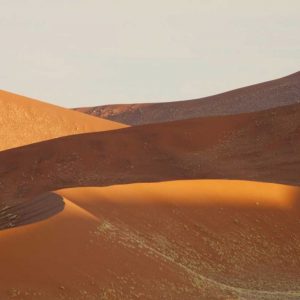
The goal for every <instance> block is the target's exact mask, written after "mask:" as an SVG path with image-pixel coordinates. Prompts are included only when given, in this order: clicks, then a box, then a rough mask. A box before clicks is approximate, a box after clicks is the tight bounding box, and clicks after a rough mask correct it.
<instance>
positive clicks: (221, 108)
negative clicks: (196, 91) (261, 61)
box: [78, 72, 300, 125]
mask: <svg viewBox="0 0 300 300" xmlns="http://www.w3.org/2000/svg"><path fill="white" fill-rule="evenodd" d="M299 102H300V72H297V73H294V74H291V75H289V76H286V77H283V78H280V79H276V80H271V81H268V82H263V83H260V84H255V85H252V86H248V87H243V88H240V89H236V90H233V91H229V92H226V93H222V94H218V95H214V96H210V97H205V98H201V99H194V100H185V101H175V102H165V103H143V104H120V105H104V106H98V107H86V108H79V109H78V110H79V111H81V112H84V113H87V114H91V115H94V116H98V117H101V118H106V119H110V120H113V121H118V122H121V123H124V124H131V125H139V124H149V123H157V122H167V121H174V120H183V119H190V118H197V117H207V116H216V115H231V114H239V113H243V112H253V111H260V110H265V109H269V108H273V107H277V106H284V105H289V104H295V103H299Z"/></svg>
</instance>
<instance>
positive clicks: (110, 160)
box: [0, 73, 300, 300]
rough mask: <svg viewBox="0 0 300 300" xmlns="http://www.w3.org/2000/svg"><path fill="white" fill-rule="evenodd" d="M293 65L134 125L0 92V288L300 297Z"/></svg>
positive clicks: (47, 299) (116, 295) (110, 295)
mask: <svg viewBox="0 0 300 300" xmlns="http://www.w3.org/2000/svg"><path fill="white" fill-rule="evenodd" d="M297 76H298V77H299V73H296V74H295V75H292V76H291V77H287V78H285V79H280V80H279V81H275V82H270V83H264V84H262V85H261V86H262V87H263V88H262V89H260V87H261V86H260V85H259V86H254V87H250V88H248V89H246V90H243V89H242V90H240V91H239V90H237V91H233V92H229V94H228V95H230V93H232V96H228V95H227V96H226V95H225V96H226V97H228V99H231V100H232V101H233V100H234V99H235V100H234V101H238V102H239V101H240V102H239V103H240V106H239V109H240V110H241V111H243V110H245V111H247V110H249V107H247V105H248V104H247V101H250V100H251V99H252V100H253V99H254V100H255V99H256V100H257V99H260V97H262V99H263V100H261V101H262V102H263V103H267V104H265V105H266V106H268V105H271V106H272V105H273V106H275V107H274V108H269V109H266V108H268V107H262V106H259V105H258V106H256V108H255V110H258V111H254V112H253V111H252V112H244V113H238V114H235V115H231V114H229V115H220V116H206V117H199V116H198V115H197V117H194V118H191V116H192V115H190V114H189V113H187V114H185V113H184V108H180V107H179V108H178V109H179V111H181V112H183V114H182V115H181V114H174V115H173V117H172V118H171V120H173V119H174V121H172V122H161V123H155V124H145V125H139V126H133V127H129V126H127V125H123V124H121V123H115V122H112V121H109V120H103V119H101V118H96V117H93V116H89V115H85V114H82V113H80V112H76V111H73V110H68V109H64V108H61V107H57V106H53V105H49V104H47V103H44V102H40V101H37V100H32V99H29V98H26V97H23V96H18V95H15V94H11V93H8V92H4V91H1V92H0V105H1V114H0V125H1V126H0V137H1V143H0V299H1V300H10V299H17V300H21V299H22V300H27V299H28V300H31V299H33V300H34V299H41V300H59V299H69V300H73V299H79V300H81V299H82V300H98V299H108V300H111V299H112V300H114V299H118V300H119V299H125V300H126V299H130V300H131V299H155V300H156V299H166V300H169V299H173V300H177V299H178V300H190V299H191V300H199V299H200V300H202V299H208V300H211V299H212V300H213V299H224V300H225V299H226V300H229V299H244V300H245V299H247V300H252V299H273V300H274V299H280V300H281V299H300V271H299V270H300V221H299V220H300V206H299V203H300V202H299V201H300V187H299V184H300V175H299V163H300V161H299V153H300V104H299V103H296V102H297V101H296V96H295V95H296V94H297V93H298V90H297V86H298V83H299V82H298V81H297V80H298V79H297V78H298V77H297ZM295 78H296V79H295ZM293 80H294V81H293ZM255 91H257V94H256V92H255ZM248 94H249V95H248ZM235 95H236V96H235ZM238 95H240V96H241V95H245V97H246V98H245V99H246V100H247V99H248V100H247V101H246V100H245V101H244V100H243V99H244V98H243V97H244V96H243V97H241V98H239V97H240V96H238ZM247 95H248V96H249V97H248V96H247ZM255 95H256V96H257V97H256V96H255ZM274 95H275V96H274ZM284 95H286V96H284ZM216 97H217V96H216ZM226 97H225V98H226ZM247 97H248V98H247ZM255 97H256V98H255ZM264 97H265V99H264ZM272 97H273V98H274V99H273V98H272ZM225 98H222V97H221V96H220V99H223V100H224V99H225ZM226 99H227V98H226ZM226 99H225V100H226ZM239 99H240V100H239ZM249 99H250V100H249ZM272 99H273V100H274V103H273V102H272V101H273V100H272ZM279 99H281V100H280V101H281V102H280V101H279ZM298 99H300V98H299V97H298ZM225 100H224V107H226V105H227V104H226V103H227V102H226V101H225ZM231 100H230V101H231ZM252 100H251V101H252ZM254 100H253V101H254ZM220 101H221V100H220ZM230 101H229V102H230ZM251 101H250V102H251ZM278 101H279V102H278ZM188 102H189V101H188ZM196 102H197V101H196ZM196 102H195V103H196ZM229 102H228V103H229ZM191 103H192V102H191ZM197 103H198V102H197ZM216 103H217V102H216ZM230 103H231V102H230ZM253 103H258V102H255V101H254V102H253ZM286 104H289V105H286ZM174 105H175V104H174ZM176 105H177V104H176ZM176 105H175V106H176ZM189 105H190V104H188V103H187V106H186V107H188V106H189ZM175 106H174V107H175ZM260 108H263V109H264V110H260ZM157 109H159V110H160V108H157ZM211 109H213V107H211ZM240 110H238V112H240ZM149 111H151V110H149ZM163 111H164V109H163V108H162V112H163ZM187 111H188V110H187ZM199 111H200V110H199ZM223 112H224V114H227V113H226V111H225V110H224V111H223ZM231 112H232V111H231ZM217 113H218V112H217ZM155 115H156V113H155ZM145 116H146V114H145ZM149 116H154V115H152V112H151V113H150V115H149ZM162 116H163V117H162V118H160V117H159V118H156V117H155V118H154V119H151V118H148V115H147V120H148V121H149V120H150V122H149V123H151V122H152V121H153V120H155V121H159V122H160V121H163V120H170V118H169V117H168V116H171V115H170V114H169V113H168V114H166V115H164V114H162ZM165 117H166V118H165ZM177 118H178V119H177ZM186 118H188V119H186ZM145 120H146V119H145ZM151 120H152V121H151ZM148 121H147V122H148ZM127 123H128V122H127Z"/></svg>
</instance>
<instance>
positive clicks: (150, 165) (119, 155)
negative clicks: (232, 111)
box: [0, 105, 300, 209]
mask: <svg viewBox="0 0 300 300" xmlns="http://www.w3.org/2000/svg"><path fill="white" fill-rule="evenodd" d="M299 153H300V105H292V106H285V107H280V108H276V109H272V110H268V111H263V112H256V113H249V114H240V115H236V116H222V117H210V118H200V119H193V120H184V121H177V122H169V123H163V124H151V125H143V126H135V127H131V128H124V129H120V130H112V131H106V132H99V133H89V134H81V135H74V136H70V137H63V138H59V139H55V140H50V141H46V142H42V143H37V144H32V145H29V146H25V147H20V148H15V149H11V150H8V151H2V152H0V197H1V198H0V209H1V208H3V207H4V206H7V205H8V206H11V205H13V204H14V203H21V202H22V201H23V200H24V199H26V198H27V199H32V198H33V197H35V196H37V195H39V194H41V193H43V192H45V191H51V190H56V189H60V188H64V187H74V186H103V185H111V184H117V183H133V182H149V181H165V180H173V179H205V178H208V179H209V178H210V179H243V180H256V181H268V182H277V183H288V184H299V183H300V175H299V163H300V160H299Z"/></svg>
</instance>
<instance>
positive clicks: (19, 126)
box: [0, 90, 126, 151]
mask: <svg viewBox="0 0 300 300" xmlns="http://www.w3.org/2000/svg"><path fill="white" fill-rule="evenodd" d="M0 107H1V110H0V140H1V143H0V151H2V150H6V149H10V148H14V147H19V146H23V145H27V144H31V143H35V142H40V141H44V140H49V139H53V138H57V137H61V136H67V135H71V134H80V133H85V132H96V131H102V130H113V129H117V128H123V127H126V126H125V125H123V124H119V123H116V122H112V121H109V120H102V119H99V120H97V118H95V117H92V118H89V117H87V116H85V115H83V114H80V113H78V112H75V111H72V110H68V109H65V108H62V107H58V106H55V105H51V104H48V103H44V102H41V101H38V100H33V99H30V98H27V97H24V96H19V95H16V94H13V93H9V92H6V91H2V90H0Z"/></svg>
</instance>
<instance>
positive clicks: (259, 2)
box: [0, 0, 300, 107]
mask: <svg viewBox="0 0 300 300" xmlns="http://www.w3.org/2000/svg"><path fill="white" fill-rule="evenodd" d="M0 54H1V55H0V89H4V90H9V91H12V92H15V93H19V94H23V95H27V96H30V97H33V98H38V99H42V100H44V101H47V102H51V103H56V104H59V105H61V106H67V107H74V106H87V105H101V104H108V103H126V102H148V101H152V102H153V101H170V100H179V99H190V98H198V97H202V96H207V95H211V94H216V93H219V92H223V91H226V90H230V89H233V88H237V87H241V86H245V85H249V84H252V83H257V82H261V81H265V80H269V79H273V78H276V77H281V76H284V75H287V74H289V73H293V72H296V71H299V70H300V1H299V0H282V1H277V0H265V1H264V0H248V1H246V0H245V1H242V0H106V1H104V0H49V1H46V0H0Z"/></svg>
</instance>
